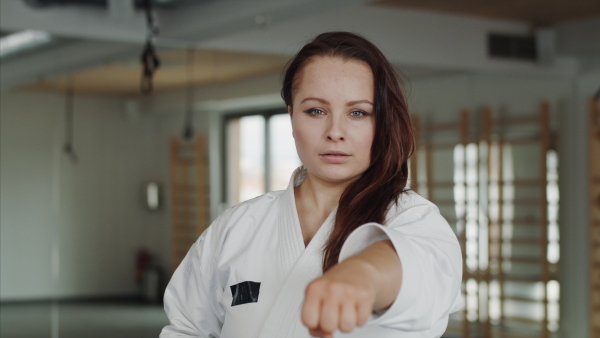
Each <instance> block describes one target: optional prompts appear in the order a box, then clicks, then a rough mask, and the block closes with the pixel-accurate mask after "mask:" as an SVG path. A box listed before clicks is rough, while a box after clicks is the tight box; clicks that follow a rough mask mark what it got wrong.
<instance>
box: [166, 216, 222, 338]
mask: <svg viewBox="0 0 600 338" xmlns="http://www.w3.org/2000/svg"><path fill="white" fill-rule="evenodd" d="M211 227H212V226H211ZM211 227H209V228H208V229H207V230H206V231H204V233H203V234H202V235H201V236H200V238H199V239H198V240H197V241H196V243H194V245H192V247H191V249H190V250H189V251H188V253H187V255H186V256H185V258H184V259H183V261H182V262H181V264H180V265H179V267H178V268H177V270H175V273H174V274H173V277H171V281H170V282H169V285H168V286H167V289H166V291H165V296H164V305H165V312H166V313H167V317H168V318H169V322H170V324H169V325H168V326H165V327H164V328H163V330H162V332H161V333H160V337H161V338H166V337H205V338H209V337H211V338H212V337H219V336H220V335H221V327H222V325H223V317H224V310H223V308H222V306H221V304H220V302H219V298H220V295H222V292H220V291H219V287H218V285H217V284H218V282H217V276H216V273H210V271H211V270H212V263H213V257H212V249H213V248H211V246H212V245H211V243H210V242H211V240H210V236H209V235H210V233H211V232H212V231H211V230H212V229H211ZM207 237H209V239H207Z"/></svg>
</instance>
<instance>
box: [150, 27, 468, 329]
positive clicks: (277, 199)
mask: <svg viewBox="0 0 600 338" xmlns="http://www.w3.org/2000/svg"><path fill="white" fill-rule="evenodd" d="M281 92H282V97H283V99H284V101H285V103H286V105H287V108H288V112H289V114H290V117H291V121H292V129H293V137H294V139H295V142H296V148H297V151H298V155H299V157H300V159H301V161H302V163H303V166H301V167H300V168H298V169H297V170H296V171H295V172H294V174H293V175H292V178H291V180H290V185H289V187H288V188H287V190H285V191H277V192H270V193H267V194H266V195H263V196H260V197H257V198H254V199H252V200H249V201H246V202H243V203H240V204H238V205H236V206H234V207H232V208H230V209H229V210H227V211H226V212H224V213H223V214H222V215H221V216H219V217H218V218H217V219H216V220H215V221H214V223H213V224H212V225H211V226H210V227H209V228H208V229H207V230H206V231H205V232H204V233H203V234H202V236H200V238H199V239H198V241H197V242H196V243H195V244H194V245H193V247H192V248H191V249H190V251H189V253H188V254H187V256H186V257H185V259H184V260H183V262H182V263H181V265H180V266H179V268H178V269H177V270H176V271H175V274H174V275H173V277H172V279H171V282H170V283H169V286H168V287H167V290H166V292H165V298H164V300H165V311H166V313H167V315H168V317H169V319H170V325H169V326H167V327H165V328H164V329H163V331H162V333H161V337H181V336H190V337H234V338H238V337H309V336H311V335H312V336H320V337H338V336H340V337H341V336H343V337H419V338H420V337H439V336H441V335H442V334H443V333H444V331H445V330H446V326H447V323H448V316H449V314H450V313H452V312H454V311H457V310H458V309H460V307H461V306H462V301H461V295H460V284H461V277H462V255H461V251H460V246H459V244H458V241H457V239H456V236H455V235H454V233H453V232H452V230H451V229H450V227H449V225H448V223H447V222H446V221H445V220H444V218H443V217H441V216H440V214H439V211H438V209H437V207H436V206H435V205H433V204H432V203H431V202H429V201H427V200H426V199H424V198H422V197H420V196H419V195H417V194H416V193H414V192H412V191H410V190H408V189H407V187H406V183H407V177H408V165H407V161H408V158H409V156H410V155H411V153H412V151H413V148H414V140H413V133H412V126H411V123H410V117H409V114H408V110H407V105H406V101H405V99H404V96H403V93H402V91H401V89H400V86H399V84H398V79H397V75H396V73H395V71H394V69H393V67H392V66H391V64H390V63H389V62H388V61H387V60H386V58H385V57H384V56H383V54H382V53H381V51H379V49H377V47H375V46H374V45H373V44H372V43H370V42H369V41H367V40H366V39H364V38H362V37H360V36H357V35H355V34H351V33H345V32H332V33H324V34H321V35H319V36H317V37H316V38H315V39H314V40H313V41H312V42H310V43H308V44H307V45H305V46H304V47H303V48H302V49H301V50H300V51H299V52H298V54H297V55H296V56H295V57H294V59H292V60H291V61H290V63H289V64H288V66H287V69H286V73H285V78H284V82H283V88H282V91H281Z"/></svg>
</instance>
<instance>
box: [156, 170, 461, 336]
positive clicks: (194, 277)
mask: <svg viewBox="0 0 600 338" xmlns="http://www.w3.org/2000/svg"><path fill="white" fill-rule="evenodd" d="M305 175H306V172H305V170H304V169H303V168H302V167H301V168H299V169H298V170H296V172H295V173H294V175H293V176H292V179H291V180H290V185H289V186H288V188H287V189H286V190H285V191H276V192H270V193H267V194H265V195H263V196H260V197H256V198H254V199H252V200H249V201H246V202H243V203H240V204H238V205H236V206H234V207H232V208H230V209H228V210H227V211H225V212H224V213H223V214H221V215H220V216H219V217H218V218H217V219H216V220H215V221H214V222H213V224H212V225H211V226H210V227H209V228H208V229H207V230H206V231H205V232H204V233H203V234H202V236H200V238H199V239H198V241H197V242H196V243H195V244H194V245H193V246H192V248H191V249H190V251H189V252H188V254H187V255H186V257H185V258H184V260H183V261H182V263H181V265H180V266H179V267H178V268H177V270H176V271H175V273H174V275H173V277H172V278H171V281H170V282H169V285H168V287H167V290H166V292H165V296H164V304H165V311H166V313H167V316H168V317H169V320H170V325H168V326H166V327H165V328H164V329H163V330H162V332H161V334H160V337H231V338H243V337H252V338H253V337H277V338H280V337H310V334H309V332H308V329H307V328H306V327H305V326H304V325H303V324H302V322H301V315H300V313H301V306H302V302H303V299H304V291H305V289H306V286H307V285H308V283H310V282H311V281H312V280H314V279H316V278H318V277H319V276H321V274H322V270H321V264H322V248H323V245H324V244H325V242H326V240H327V238H328V236H329V234H330V232H331V230H332V228H333V222H334V217H335V211H334V212H332V214H331V215H330V216H329V217H328V218H327V220H326V221H325V223H323V225H322V226H321V228H320V229H319V230H318V232H317V233H316V234H315V236H314V237H313V238H312V240H311V241H310V243H309V244H308V246H306V247H305V246H304V240H303V238H302V232H301V229H300V223H299V220H298V214H297V211H296V204H295V200H294V186H297V185H299V184H300V183H301V182H302V181H303V180H304V177H305ZM383 239H389V240H391V241H392V243H393V245H394V248H395V249H396V252H397V253H398V256H399V258H400V260H401V262H402V285H401V287H400V291H399V293H398V296H397V298H396V300H395V301H394V303H393V304H392V306H391V307H390V308H389V309H387V310H386V311H384V312H382V313H380V314H373V315H372V316H371V318H370V319H369V321H368V322H367V324H366V325H364V326H362V327H358V328H356V329H354V331H353V332H351V333H349V334H344V333H342V332H341V331H337V332H335V334H334V336H335V337H418V338H423V337H439V336H441V335H442V334H443V333H444V331H445V330H446V327H447V324H448V316H449V314H450V313H452V312H454V311H457V310H459V309H460V308H461V307H462V299H461V289H460V285H461V278H462V255H461V250H460V246H459V243H458V241H457V238H456V236H455V234H454V233H453V232H452V230H451V228H450V226H449V225H448V223H447V222H446V220H445V219H444V218H443V217H442V216H441V215H440V214H439V211H438V208H437V207H436V206H435V205H433V204H432V203H431V202H429V201H427V200H426V199H424V198H422V197H421V196H419V195H417V194H416V193H414V192H408V193H405V194H402V196H401V198H400V202H399V203H398V205H397V206H396V205H394V206H393V207H392V208H391V209H390V211H389V212H388V215H387V218H386V225H385V226H382V225H380V224H377V223H367V224H364V225H362V226H360V227H359V228H357V229H356V230H355V231H354V232H353V233H352V234H351V235H350V236H349V237H348V239H347V240H346V242H345V244H344V246H343V247H342V251H341V254H340V261H342V260H344V259H345V258H347V257H350V256H352V255H354V254H356V253H358V252H360V251H361V250H363V249H364V248H365V247H367V246H369V245H370V244H372V243H374V242H376V241H378V240H383ZM243 282H254V283H260V288H259V291H258V292H256V293H258V294H256V293H254V294H252V296H251V297H250V298H248V297H249V296H248V295H249V293H247V295H246V298H245V299H246V301H245V303H244V304H240V305H235V306H232V304H233V303H232V302H233V300H234V295H233V294H232V293H233V292H235V293H236V297H237V293H238V292H237V291H234V287H232V286H235V285H238V284H240V283H243ZM254 285H256V284H254ZM236 290H238V289H236ZM239 290H241V289H239ZM246 291H247V290H246ZM238 299H241V298H236V301H237V300H238ZM249 299H250V300H249Z"/></svg>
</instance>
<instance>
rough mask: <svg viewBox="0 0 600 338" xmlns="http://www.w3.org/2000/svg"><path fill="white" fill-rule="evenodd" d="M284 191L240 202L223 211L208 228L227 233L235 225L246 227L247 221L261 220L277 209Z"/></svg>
mask: <svg viewBox="0 0 600 338" xmlns="http://www.w3.org/2000/svg"><path fill="white" fill-rule="evenodd" d="M284 192H285V191H284V190H279V191H272V192H268V193H266V194H264V195H260V196H257V197H254V198H251V199H249V200H246V201H243V202H240V203H238V204H236V205H234V206H231V207H229V208H228V209H226V210H225V211H223V212H222V213H221V214H220V215H219V216H218V217H217V218H216V219H215V220H214V221H213V222H212V223H211V225H210V226H209V229H211V228H212V229H213V231H217V232H223V231H229V230H231V228H232V227H235V226H236V225H242V226H243V225H246V224H248V220H254V219H257V218H262V216H264V215H266V214H271V213H273V212H275V211H276V210H277V209H278V204H279V203H280V202H281V197H282V196H283V194H284Z"/></svg>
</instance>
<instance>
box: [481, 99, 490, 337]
mask: <svg viewBox="0 0 600 338" xmlns="http://www.w3.org/2000/svg"><path fill="white" fill-rule="evenodd" d="M483 141H485V143H486V146H485V147H486V149H487V151H486V157H487V158H486V165H487V179H486V181H485V182H482V184H480V186H481V187H485V196H486V209H487V210H486V218H487V261H488V262H487V267H486V269H485V271H483V274H484V280H485V285H486V287H487V292H486V301H485V306H486V310H485V313H486V316H485V322H484V329H483V336H484V337H491V336H492V328H491V322H490V282H491V271H490V260H491V257H492V251H491V247H492V246H491V244H492V243H491V238H492V236H491V234H492V223H491V222H490V217H489V209H490V207H489V200H490V198H489V189H488V187H489V177H490V175H491V163H492V162H491V142H492V110H491V109H490V108H489V107H486V108H485V110H484V128H483Z"/></svg>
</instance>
